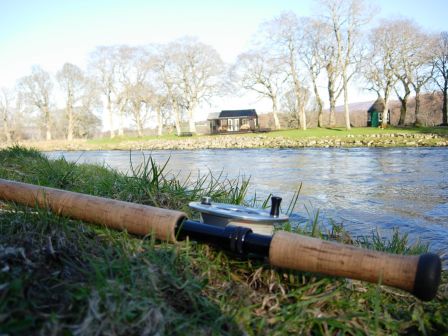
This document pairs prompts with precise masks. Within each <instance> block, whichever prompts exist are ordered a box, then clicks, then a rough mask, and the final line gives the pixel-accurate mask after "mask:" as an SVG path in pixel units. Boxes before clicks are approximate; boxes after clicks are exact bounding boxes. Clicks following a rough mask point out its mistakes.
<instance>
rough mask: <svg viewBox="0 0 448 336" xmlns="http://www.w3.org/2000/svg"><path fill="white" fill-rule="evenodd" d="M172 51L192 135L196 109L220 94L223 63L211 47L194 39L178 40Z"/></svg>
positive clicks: (194, 128)
mask: <svg viewBox="0 0 448 336" xmlns="http://www.w3.org/2000/svg"><path fill="white" fill-rule="evenodd" d="M172 47H174V48H175V49H174V50H176V51H177V52H176V53H175V55H173V56H174V58H173V61H174V65H175V66H176V67H177V68H178V73H179V74H180V77H179V78H177V79H178V81H177V85H178V86H179V87H180V89H181V91H180V92H181V95H182V100H181V102H182V105H183V107H184V108H185V110H186V112H187V115H188V122H189V130H190V132H192V133H195V132H196V125H195V120H194V115H195V112H196V109H197V107H198V106H199V105H200V104H201V103H202V102H208V101H209V100H210V98H212V97H213V96H215V95H218V94H219V93H220V92H219V91H220V89H221V88H222V78H221V76H222V75H223V73H224V63H223V62H222V60H221V57H220V56H219V54H218V52H217V51H216V50H215V49H214V48H213V47H211V46H209V45H206V44H204V43H201V42H199V41H198V40H197V39H194V38H188V37H186V38H182V39H179V40H177V41H175V42H173V45H172Z"/></svg>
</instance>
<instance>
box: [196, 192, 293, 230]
mask: <svg viewBox="0 0 448 336" xmlns="http://www.w3.org/2000/svg"><path fill="white" fill-rule="evenodd" d="M281 201H282V199H281V197H276V196H272V197H271V211H270V212H268V211H265V210H261V209H254V208H249V207H245V206H241V205H234V204H227V203H213V202H212V200H211V198H210V197H203V198H202V200H201V202H190V203H189V206H190V208H191V209H193V210H196V211H198V212H200V214H201V221H202V222H203V223H205V224H209V225H215V226H220V227H225V226H227V225H235V226H244V227H247V228H249V229H251V230H252V231H253V232H255V233H259V234H264V235H272V233H273V231H274V227H275V225H279V224H282V223H285V222H287V221H288V219H289V216H287V215H283V214H280V203H281Z"/></svg>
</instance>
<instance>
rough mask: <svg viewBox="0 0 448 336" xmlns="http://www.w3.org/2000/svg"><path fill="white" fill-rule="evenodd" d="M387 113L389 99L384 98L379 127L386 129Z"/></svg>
mask: <svg viewBox="0 0 448 336" xmlns="http://www.w3.org/2000/svg"><path fill="white" fill-rule="evenodd" d="M388 112H389V97H387V96H386V97H384V110H383V120H382V121H381V127H382V128H386V127H387V114H388Z"/></svg>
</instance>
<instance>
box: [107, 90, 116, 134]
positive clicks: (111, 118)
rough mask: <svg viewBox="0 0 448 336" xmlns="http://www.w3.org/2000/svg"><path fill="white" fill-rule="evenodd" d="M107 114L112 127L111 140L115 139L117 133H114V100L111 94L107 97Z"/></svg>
mask: <svg viewBox="0 0 448 336" xmlns="http://www.w3.org/2000/svg"><path fill="white" fill-rule="evenodd" d="M107 113H108V115H109V125H110V126H109V127H110V138H111V139H113V138H115V131H114V115H113V112H112V100H111V97H110V94H109V95H108V96H107Z"/></svg>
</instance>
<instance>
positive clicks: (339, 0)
mask: <svg viewBox="0 0 448 336" xmlns="http://www.w3.org/2000/svg"><path fill="white" fill-rule="evenodd" d="M319 3H320V5H321V6H320V8H323V9H324V13H325V14H324V18H325V21H326V22H327V24H328V25H329V26H330V27H331V30H332V35H333V43H332V45H333V46H334V50H332V52H331V53H329V54H328V55H329V56H332V57H331V59H329V61H328V63H327V73H328V77H329V83H328V84H329V95H330V113H331V114H330V116H333V118H331V117H330V119H331V121H330V125H331V126H334V121H335V119H334V110H333V109H332V108H331V105H333V106H334V101H335V96H336V99H337V97H338V96H339V94H340V92H338V89H336V85H335V78H337V77H338V76H341V84H342V92H343V93H344V115H345V126H346V128H347V129H350V128H351V126H350V111H349V106H348V90H349V87H348V85H349V82H350V80H351V79H352V77H353V75H355V74H356V72H357V70H358V69H359V66H360V64H361V58H362V54H363V49H362V48H360V45H361V43H360V41H361V38H362V35H361V28H362V26H363V25H365V24H367V23H368V22H369V20H370V19H371V17H372V12H371V11H368V8H367V5H366V2H365V1H363V0H319ZM330 88H332V90H330ZM332 100H333V104H332ZM332 110H333V113H332Z"/></svg>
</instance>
